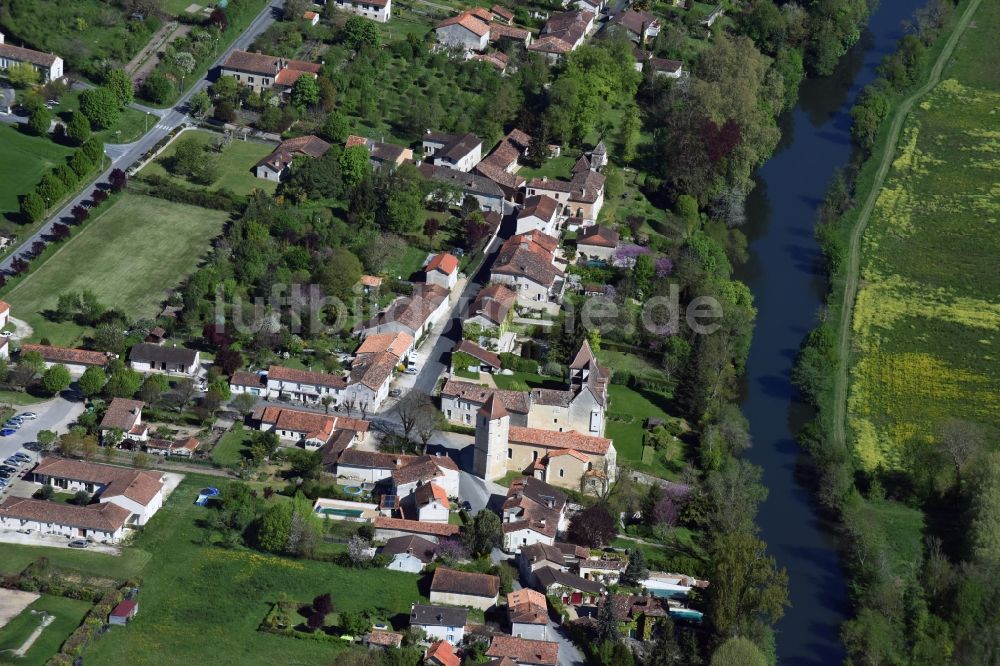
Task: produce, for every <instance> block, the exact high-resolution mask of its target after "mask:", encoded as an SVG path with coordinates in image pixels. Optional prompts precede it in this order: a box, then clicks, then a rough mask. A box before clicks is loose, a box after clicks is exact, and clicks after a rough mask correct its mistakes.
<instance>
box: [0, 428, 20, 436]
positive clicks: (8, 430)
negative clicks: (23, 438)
mask: <svg viewBox="0 0 1000 666" xmlns="http://www.w3.org/2000/svg"><path fill="white" fill-rule="evenodd" d="M15 434H17V430H15V429H14V428H2V429H0V437H10V436H11V435H15Z"/></svg>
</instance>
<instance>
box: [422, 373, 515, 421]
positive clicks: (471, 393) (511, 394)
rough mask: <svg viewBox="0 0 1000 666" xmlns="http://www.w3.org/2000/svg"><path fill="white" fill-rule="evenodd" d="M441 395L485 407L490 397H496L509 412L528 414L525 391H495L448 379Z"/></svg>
mask: <svg viewBox="0 0 1000 666" xmlns="http://www.w3.org/2000/svg"><path fill="white" fill-rule="evenodd" d="M441 395H442V396H445V397H453V398H460V399H462V400H466V401H468V402H475V403H478V404H480V405H485V404H486V401H487V400H489V398H490V396H492V395H496V396H497V397H499V398H500V401H501V402H503V406H504V407H505V408H506V409H507V411H510V412H517V413H518V414H527V413H528V404H529V403H528V401H529V394H528V393H527V392H525V391H508V390H506V389H495V388H490V387H488V386H480V385H479V384H473V383H472V382H463V381H457V380H454V379H449V380H447V381H446V382H445V383H444V387H442V389H441Z"/></svg>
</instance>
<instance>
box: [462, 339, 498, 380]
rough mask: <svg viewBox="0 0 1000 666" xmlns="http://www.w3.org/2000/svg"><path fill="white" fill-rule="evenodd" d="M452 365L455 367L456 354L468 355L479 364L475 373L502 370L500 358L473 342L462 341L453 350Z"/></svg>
mask: <svg viewBox="0 0 1000 666" xmlns="http://www.w3.org/2000/svg"><path fill="white" fill-rule="evenodd" d="M451 354H452V356H451V357H452V364H453V365H454V359H455V354H467V355H469V356H471V357H472V358H474V359H475V360H476V361H478V363H477V364H476V365H475V368H476V369H475V370H474V371H473V372H479V371H483V372H496V371H498V370H500V365H501V363H500V357H499V356H497V355H496V354H494V353H493V352H491V351H488V350H486V349H483V348H482V347H480V346H479V345H477V344H476V343H475V342H472V341H471V340H462V341H461V342H459V343H458V344H457V345H455V348H454V349H452V350H451Z"/></svg>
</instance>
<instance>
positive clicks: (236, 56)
mask: <svg viewBox="0 0 1000 666" xmlns="http://www.w3.org/2000/svg"><path fill="white" fill-rule="evenodd" d="M280 64H281V59H280V58H278V57H277V56H272V55H267V54H266V53H250V52H249V51H233V52H232V53H230V54H229V57H228V58H226V62H225V63H223V65H222V67H223V69H238V70H240V71H241V72H250V73H251V74H261V75H267V76H274V75H275V74H277V73H278V68H279V66H280Z"/></svg>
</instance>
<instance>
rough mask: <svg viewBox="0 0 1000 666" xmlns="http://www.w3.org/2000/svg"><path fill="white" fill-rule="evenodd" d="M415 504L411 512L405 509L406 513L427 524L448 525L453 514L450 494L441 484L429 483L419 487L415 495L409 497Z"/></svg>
mask: <svg viewBox="0 0 1000 666" xmlns="http://www.w3.org/2000/svg"><path fill="white" fill-rule="evenodd" d="M407 499H409V500H412V502H413V504H412V507H411V508H410V510H409V511H407V508H406V507H404V509H403V510H404V513H409V514H412V515H413V517H414V518H415V519H416V520H419V521H421V522H425V523H447V522H448V517H449V514H450V512H451V503H450V502H449V501H448V493H447V491H445V489H444V488H442V487H441V486H440V485H439V484H437V483H434V482H433V481H429V482H427V483H424V484H422V485H420V486H417V489H416V491H414V493H413V495H410V496H408V498H407Z"/></svg>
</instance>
